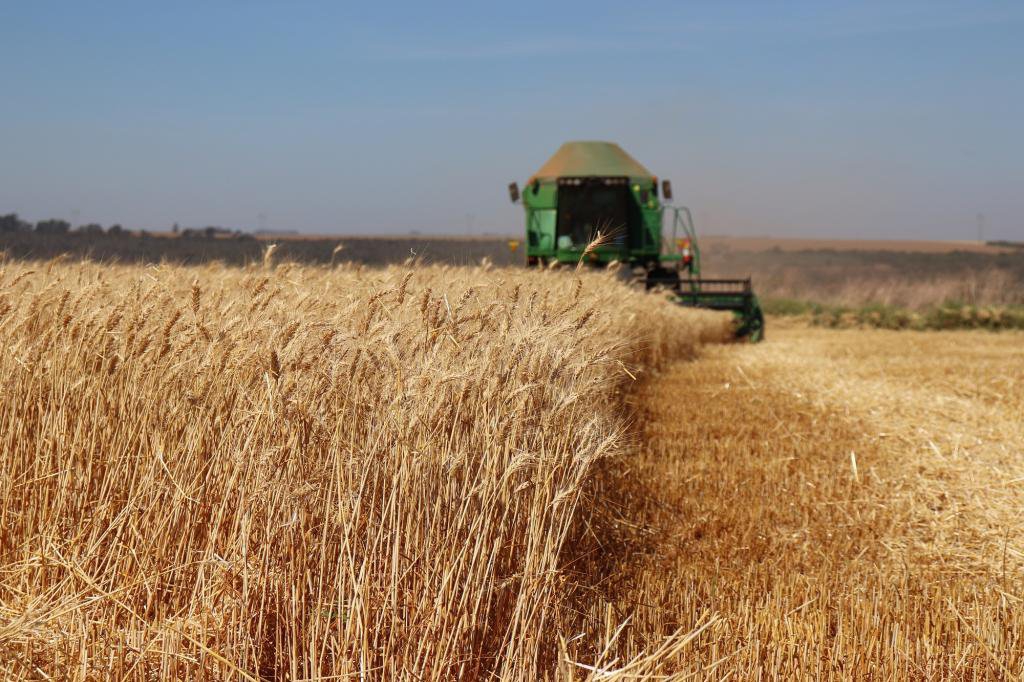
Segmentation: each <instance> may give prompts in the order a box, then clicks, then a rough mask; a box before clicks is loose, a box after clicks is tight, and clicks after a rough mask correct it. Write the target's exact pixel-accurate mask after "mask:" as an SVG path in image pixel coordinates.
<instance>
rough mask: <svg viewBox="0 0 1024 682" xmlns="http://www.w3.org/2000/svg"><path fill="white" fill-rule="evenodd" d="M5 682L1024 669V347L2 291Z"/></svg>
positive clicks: (371, 289)
mask: <svg viewBox="0 0 1024 682" xmlns="http://www.w3.org/2000/svg"><path fill="white" fill-rule="evenodd" d="M0 268H2V270H0V342H2V343H3V345H4V347H5V353H4V354H3V355H2V356H0V382H2V384H0V390H2V396H3V398H2V400H0V529H2V535H0V670H2V671H3V673H4V675H5V676H6V678H9V679H24V678H28V679H47V678H51V679H70V680H105V679H137V680H155V679H190V680H210V679H213V680H215V679H233V680H243V679H248V680H263V679H266V680H275V679H281V680H326V679H346V678H350V677H351V678H360V677H361V678H363V679H381V680H384V679H403V680H404V679H409V680H415V679H420V680H447V679H506V680H535V679H594V680H627V679H686V678H689V677H697V678H724V677H727V676H731V678H732V679H750V678H757V677H761V678H769V677H773V676H778V677H804V678H819V677H820V678H824V677H835V678H842V679H849V678H865V677H869V678H874V679H938V678H943V677H947V678H948V677H954V678H962V679H987V678H1000V677H1005V678H1009V677H1012V676H1014V675H1020V674H1022V673H1024V617H1022V616H1021V615H1020V614H1021V611H1020V607H1021V598H1022V597H1024V585H1022V577H1021V576H1022V574H1021V569H1022V568H1024V565H1022V559H1024V554H1022V551H1021V550H1022V541H1024V536H1022V534H1021V532H1020V521H1021V519H1020V511H1019V510H1021V509H1022V508H1024V507H1022V503H1024V485H1022V484H1021V482H1022V481H1024V456H1022V455H1024V453H1022V450H1024V434H1022V427H1021V423H1020V414H1021V413H1022V412H1024V398H1022V396H1024V390H1022V389H1024V351H1022V347H1024V336H1021V335H1020V334H1016V333H1013V332H1006V333H1003V334H989V333H981V332H950V333H942V334H939V333H916V332H900V333H896V332H877V331H876V332H865V331H832V330H812V329H807V328H791V329H781V330H780V329H777V327H772V328H771V329H772V330H774V331H772V332H771V336H770V340H769V341H768V342H767V343H765V344H762V345H760V346H747V345H736V344H719V343H717V342H719V341H722V340H724V338H725V332H726V320H724V319H723V318H722V317H721V316H718V315H714V314H711V313H701V312H697V311H692V310H685V309H680V308H678V307H675V306H673V305H671V304H669V303H667V302H666V301H663V300H660V299H659V298H658V297H657V296H651V295H646V294H643V293H640V292H637V291H633V290H630V289H628V288H627V287H625V286H623V285H621V284H620V283H618V282H616V281H615V280H614V278H613V277H610V276H607V275H603V274H594V273H579V274H577V273H551V272H523V271H517V270H502V269H493V268H489V267H480V268H446V267H422V266H419V267H412V266H401V267H400V266H395V267H391V268H387V269H381V270H373V269H366V268H361V267H358V266H351V265H343V266H339V267H336V268H326V267H309V266H299V265H294V264H283V265H278V266H274V265H273V264H272V263H270V262H269V261H268V262H265V263H263V264H252V265H249V266H246V267H244V268H237V269H236V268H226V267H223V266H216V265H209V266H202V267H182V266H170V265H162V266H150V267H146V266H127V265H125V266H101V265H98V264H92V263H70V262H63V261H53V262H38V263H18V262H11V261H8V262H5V263H2V264H0Z"/></svg>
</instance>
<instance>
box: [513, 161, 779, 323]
mask: <svg viewBox="0 0 1024 682" xmlns="http://www.w3.org/2000/svg"><path fill="white" fill-rule="evenodd" d="M660 189H661V196H659V192H658V190H659V187H658V178H657V177H656V176H654V175H652V174H651V173H650V171H648V170H647V169H646V168H644V166H642V165H641V164H640V163H639V162H638V161H637V160H636V159H634V158H633V157H632V156H630V155H629V154H627V153H626V152H625V151H623V149H622V148H621V147H619V145H617V144H613V143H611V142H567V143H565V144H563V145H562V146H561V148H560V149H559V150H558V151H557V152H555V155H554V156H552V157H551V158H550V159H548V161H547V163H545V164H544V165H543V166H541V168H540V170H538V171H537V172H536V173H534V174H533V176H532V177H531V178H530V179H529V180H528V181H527V183H526V185H525V186H524V187H523V191H522V193H521V194H520V191H519V186H518V184H516V183H512V184H511V185H509V195H510V197H511V199H512V201H513V202H517V201H520V200H521V201H522V204H523V208H524V209H525V210H526V249H525V251H526V263H527V265H529V266H537V267H546V266H549V265H552V264H561V263H565V264H572V265H576V264H577V263H579V262H580V260H584V259H585V260H586V262H587V264H589V265H593V266H607V265H608V264H610V263H613V262H618V263H621V264H622V265H623V266H625V267H627V268H629V272H631V273H632V274H633V276H634V277H635V279H636V280H638V281H641V282H643V283H644V285H645V286H646V288H647V289H654V288H663V289H667V290H669V291H671V292H672V293H673V295H674V300H675V301H676V302H677V303H680V304H681V305H686V306H693V307H698V308H709V309H712V310H730V311H732V312H733V313H734V314H735V315H736V318H737V320H736V335H737V337H742V338H746V339H749V340H750V341H760V340H761V339H762V338H764V315H763V314H762V312H761V306H760V304H759V303H758V300H757V297H756V296H755V295H754V293H753V289H752V287H751V283H750V280H749V279H702V278H701V272H700V247H699V245H698V243H697V233H696V230H695V229H694V226H693V216H692V215H691V214H690V211H689V209H687V208H686V207H684V206H673V205H671V204H668V203H663V202H662V199H664V200H665V201H666V202H669V201H671V200H672V185H671V183H670V182H669V181H668V180H665V181H663V182H662V183H661V188H660ZM598 233H600V234H601V235H602V236H603V237H604V239H602V240H601V244H600V245H599V246H597V247H596V248H593V249H591V250H590V251H587V250H586V249H587V245H588V244H590V243H591V242H592V241H593V240H594V239H595V238H596V237H597V235H598Z"/></svg>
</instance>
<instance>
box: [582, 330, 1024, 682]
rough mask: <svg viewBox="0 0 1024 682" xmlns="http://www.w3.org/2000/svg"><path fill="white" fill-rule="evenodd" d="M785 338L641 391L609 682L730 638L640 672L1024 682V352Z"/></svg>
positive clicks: (708, 359)
mask: <svg viewBox="0 0 1024 682" xmlns="http://www.w3.org/2000/svg"><path fill="white" fill-rule="evenodd" d="M774 329H775V331H774V332H773V333H772V335H771V337H770V340H769V341H768V342H766V343H765V344H762V345H760V346H757V347H749V346H746V347H720V348H713V349H709V350H708V352H707V353H706V354H705V357H704V358H702V359H701V360H699V361H697V362H694V363H688V364H683V365H677V366H675V367H674V368H672V369H671V370H670V371H668V372H667V373H665V374H664V375H662V376H660V377H657V378H655V379H653V380H652V381H650V382H649V383H648V384H647V385H646V386H644V387H643V389H642V390H641V391H640V392H639V393H638V395H637V403H638V404H637V409H638V425H639V428H640V429H641V431H642V435H643V438H642V440H641V447H640V449H639V452H638V454H637V456H636V457H635V458H631V459H624V460H620V461H619V463H618V470H617V476H616V477H612V479H611V482H610V483H609V484H608V485H609V487H610V488H611V489H612V490H615V491H618V492H617V493H615V494H616V495H617V496H618V508H619V513H620V514H621V516H622V520H621V523H620V525H621V527H622V528H623V529H627V531H628V532H624V533H623V537H622V538H620V545H622V546H625V547H628V548H629V550H630V551H628V552H625V553H622V561H621V563H620V565H619V566H618V567H617V568H616V569H614V570H611V571H610V572H609V575H608V577H607V580H606V582H605V586H606V589H605V595H604V599H605V600H606V602H607V604H606V606H604V607H603V608H604V610H605V612H606V613H607V616H606V618H607V620H608V622H609V623H622V622H624V621H626V620H627V619H628V625H627V626H626V627H625V628H623V630H622V632H621V633H620V634H619V636H618V640H617V642H616V645H615V646H614V647H612V651H611V653H610V654H609V655H608V656H607V657H606V662H605V663H603V666H604V667H605V668H607V669H609V670H615V669H618V668H619V667H620V666H621V665H622V662H623V661H627V660H630V658H631V657H633V656H636V655H640V654H641V653H642V652H646V651H650V650H651V647H652V646H654V645H656V643H657V642H659V641H664V638H665V637H667V636H669V635H671V634H672V633H673V632H676V631H677V630H678V629H680V628H681V629H682V631H683V632H689V631H691V630H692V629H694V628H695V627H697V626H699V625H700V624H702V623H708V622H709V621H711V620H712V619H714V618H717V620H715V621H714V622H711V624H710V627H708V628H707V629H706V630H705V631H704V632H703V633H701V634H700V635H699V636H698V637H697V638H695V639H694V640H693V641H691V642H690V643H689V645H688V646H687V647H686V648H685V649H682V650H681V651H679V652H678V653H676V654H675V655H669V656H663V657H660V658H659V659H657V660H649V659H648V660H647V661H646V663H645V664H644V667H643V668H642V672H643V673H644V674H646V675H662V674H663V675H673V676H675V675H685V674H695V675H697V676H708V677H712V678H726V677H729V678H730V679H879V680H891V679H922V680H924V679H933V680H934V679H972V680H973V679H1018V678H1020V677H1021V676H1022V675H1024V611H1022V606H1024V605H1022V598H1024V572H1022V569H1024V531H1022V524H1021V521H1022V514H1024V512H1022V510H1024V423H1022V418H1021V415H1022V414H1024V335H1021V334H1019V333H1015V332H1006V333H1005V334H1001V335H994V334H988V333H984V332H949V333H944V334H935V333H921V332H885V331H841V332H837V331H825V330H820V329H809V328H806V327H803V328H800V327H796V328H792V329H780V328H779V327H778V326H776V327H774ZM599 615H600V614H599V613H595V614H593V615H592V617H591V619H590V622H594V621H595V620H596V619H597V618H598V617H599ZM588 634H589V637H590V638H591V639H594V638H597V637H599V636H600V633H588ZM616 658H617V661H616V660H615V659H616Z"/></svg>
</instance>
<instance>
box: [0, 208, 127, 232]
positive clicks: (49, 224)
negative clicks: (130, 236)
mask: <svg viewBox="0 0 1024 682" xmlns="http://www.w3.org/2000/svg"><path fill="white" fill-rule="evenodd" d="M71 231H72V229H71V223H69V222H68V221H66V220H57V219H54V218H49V219H47V220H40V221H39V222H37V223H36V224H35V225H33V224H32V223H30V222H28V221H25V220H22V219H21V218H19V217H18V214H17V213H8V214H7V215H0V232H37V233H39V234H68V233H69V232H71ZM74 231H75V232H81V233H83V234H104V233H105V234H123V233H124V228H123V227H121V226H120V225H116V224H115V225H111V226H110V227H108V228H107V229H106V230H104V229H103V226H102V225H100V224H99V223H89V224H88V225H80V226H79V227H78V229H77V230H74Z"/></svg>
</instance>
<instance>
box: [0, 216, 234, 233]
mask: <svg viewBox="0 0 1024 682" xmlns="http://www.w3.org/2000/svg"><path fill="white" fill-rule="evenodd" d="M179 230H180V228H179V227H178V225H177V223H175V225H174V229H173V230H172V232H173V234H174V235H176V236H180V237H184V238H206V239H218V238H220V239H224V238H234V239H253V237H252V235H249V234H247V233H245V232H242V231H241V230H229V229H227V228H224V227H217V226H214V225H211V226H209V227H203V228H185V229H183V230H180V231H179ZM0 232H34V233H36V234H48V235H58V234H89V235H99V234H110V235H125V234H126V235H130V234H131V233H130V232H128V231H127V230H125V229H124V228H123V227H121V226H120V225H117V224H114V225H111V226H110V227H108V228H106V229H104V228H103V226H102V225H100V224H99V223H89V224H87V225H79V226H78V227H77V228H74V229H72V227H71V223H69V222H68V221H66V220H57V219H53V218H50V219H48V220H40V221H39V222H37V223H35V224H34V225H33V224H32V223H30V222H28V221H25V220H22V219H21V218H20V217H18V214H17V213H8V214H7V215H0ZM139 236H141V237H148V236H149V234H148V233H147V232H146V231H145V230H142V231H140V232H139Z"/></svg>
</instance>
